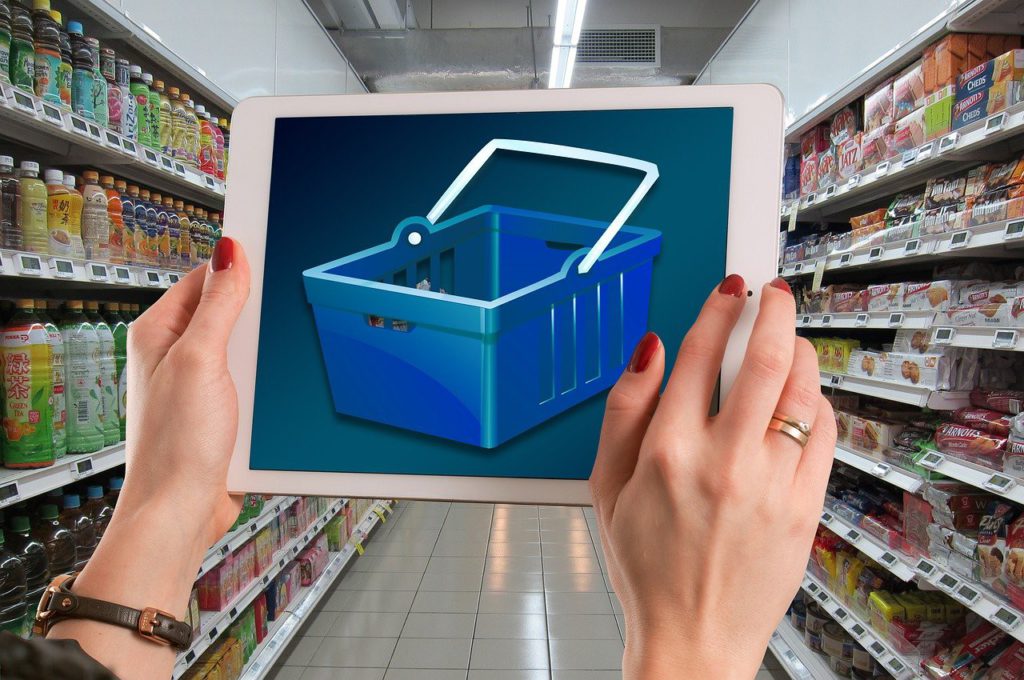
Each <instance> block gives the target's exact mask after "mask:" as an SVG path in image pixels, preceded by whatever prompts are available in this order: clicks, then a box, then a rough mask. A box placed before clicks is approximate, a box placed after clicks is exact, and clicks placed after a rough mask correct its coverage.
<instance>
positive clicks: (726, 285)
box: [718, 274, 747, 298]
mask: <svg viewBox="0 0 1024 680" xmlns="http://www.w3.org/2000/svg"><path fill="white" fill-rule="evenodd" d="M746 289H747V283H746V281H744V280H743V277H742V276H740V275H739V274H729V275H728V276H726V277H725V279H724V280H723V281H722V283H720V284H718V292H719V293H721V294H722V295H731V296H733V297H735V298H741V297H743V293H744V292H745V291H746Z"/></svg>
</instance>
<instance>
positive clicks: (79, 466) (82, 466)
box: [69, 458, 93, 479]
mask: <svg viewBox="0 0 1024 680" xmlns="http://www.w3.org/2000/svg"><path fill="white" fill-rule="evenodd" d="M69 471H70V472H71V478H72V479H81V478H82V477H88V476H89V475H91V474H92V471H93V465H92V458H85V459H83V460H76V461H75V464H74V465H72V466H71V468H70V469H69Z"/></svg>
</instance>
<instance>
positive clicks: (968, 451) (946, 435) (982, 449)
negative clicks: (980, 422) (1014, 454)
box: [935, 423, 1006, 470]
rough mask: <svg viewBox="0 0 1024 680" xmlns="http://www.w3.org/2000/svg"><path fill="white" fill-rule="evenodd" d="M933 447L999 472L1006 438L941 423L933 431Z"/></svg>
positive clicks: (971, 428) (954, 424)
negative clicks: (994, 467)
mask: <svg viewBox="0 0 1024 680" xmlns="http://www.w3.org/2000/svg"><path fill="white" fill-rule="evenodd" d="M935 446H936V447H938V449H939V451H941V452H942V453H946V454H949V455H951V456H956V457H958V458H964V459H967V460H971V461H975V462H978V463H982V464H985V465H988V466H989V467H992V466H993V465H995V466H997V467H996V469H999V470H1001V469H1002V467H1003V453H1004V450H1005V449H1006V437H999V436H996V435H993V434H989V433H987V432H983V431H981V430H976V429H974V428H973V427H966V426H964V425H959V424H957V423H943V424H942V425H941V426H939V429H938V430H936V431H935Z"/></svg>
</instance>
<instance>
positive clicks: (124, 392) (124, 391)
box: [117, 367, 128, 430]
mask: <svg viewBox="0 0 1024 680" xmlns="http://www.w3.org/2000/svg"><path fill="white" fill-rule="evenodd" d="M117 405H118V411H117V413H118V417H119V418H120V420H121V428H122V430H123V429H124V424H125V418H126V417H127V415H128V369H126V368H123V367H122V368H121V373H120V375H118V377H117Z"/></svg>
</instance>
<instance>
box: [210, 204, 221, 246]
mask: <svg viewBox="0 0 1024 680" xmlns="http://www.w3.org/2000/svg"><path fill="white" fill-rule="evenodd" d="M210 227H211V229H212V230H213V245H214V246H216V245H217V241H219V240H220V237H221V234H222V230H221V226H220V213H219V212H215V213H210ZM211 252H212V250H211Z"/></svg>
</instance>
